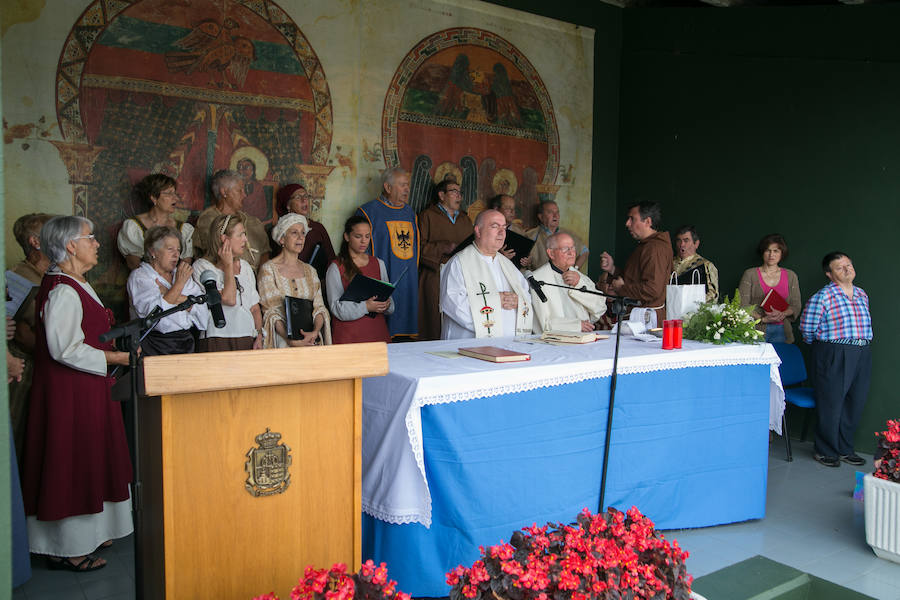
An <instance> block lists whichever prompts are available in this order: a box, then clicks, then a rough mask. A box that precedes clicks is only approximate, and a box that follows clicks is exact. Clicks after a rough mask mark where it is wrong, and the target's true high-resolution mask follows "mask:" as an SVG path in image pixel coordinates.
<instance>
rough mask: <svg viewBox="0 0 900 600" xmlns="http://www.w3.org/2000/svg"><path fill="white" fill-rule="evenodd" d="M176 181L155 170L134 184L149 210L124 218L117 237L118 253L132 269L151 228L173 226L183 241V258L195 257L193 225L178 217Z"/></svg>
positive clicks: (135, 191) (139, 198) (140, 199)
mask: <svg viewBox="0 0 900 600" xmlns="http://www.w3.org/2000/svg"><path fill="white" fill-rule="evenodd" d="M176 185H177V184H176V183H175V180H174V179H172V178H171V177H169V176H168V175H163V174H162V173H153V174H152V175H147V176H146V177H144V178H143V179H141V180H140V181H139V182H138V183H137V185H135V186H134V195H135V197H136V198H137V199H138V201H140V202H141V203H142V204H143V205H144V206H146V207H148V210H147V211H146V212H142V213H140V214H139V215H135V216H134V217H131V218H130V219H125V220H124V221H122V228H121V229H119V235H118V237H117V239H116V242H117V246H118V247H119V252H121V253H122V256H124V257H125V264H127V265H128V269H129V270H132V271H133V270H134V269H137V268H138V267H139V266H140V264H141V257H142V256H143V254H144V236H145V235H146V234H147V230H149V229H150V228H151V227H161V226H162V227H172V228H173V229H175V230H176V231H178V237H179V239H180V240H181V248H182V251H181V258H182V260H184V261H186V262H188V263H190V262H191V260H192V258H193V256H194V242H193V239H194V227H193V225H191V224H190V223H187V222H182V221H178V220H177V219H175V209H176V207H177V206H178V204H179V202H181V199H180V198H179V197H178V192H176Z"/></svg>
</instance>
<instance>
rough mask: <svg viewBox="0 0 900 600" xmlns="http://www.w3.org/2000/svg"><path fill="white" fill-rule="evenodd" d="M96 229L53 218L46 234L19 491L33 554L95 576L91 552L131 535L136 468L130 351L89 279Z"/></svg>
mask: <svg viewBox="0 0 900 600" xmlns="http://www.w3.org/2000/svg"><path fill="white" fill-rule="evenodd" d="M92 231H93V224H92V223H91V222H90V221H89V220H88V219H85V218H82V217H55V218H53V219H50V220H49V221H47V223H45V224H44V226H43V228H42V229H41V233H40V241H41V251H42V252H44V253H45V254H46V255H47V257H48V258H49V259H50V263H51V264H50V270H49V271H48V272H47V274H46V275H45V276H44V278H43V280H42V281H41V287H40V290H39V291H38V294H37V297H36V298H35V305H36V306H37V307H38V309H37V320H36V322H35V348H34V365H35V371H34V372H35V374H36V376H35V378H34V381H33V383H32V388H31V401H30V404H29V415H28V426H27V433H26V441H25V456H24V467H23V469H22V492H23V498H24V501H25V514H26V515H27V524H28V538H29V545H30V548H31V551H32V552H33V553H35V554H43V555H46V556H47V566H48V567H49V568H51V569H66V570H69V571H76V572H81V571H93V570H95V569H100V568H102V567H104V566H105V565H106V561H105V560H104V559H102V558H98V557H96V556H93V555H92V554H91V553H92V552H93V551H94V550H95V549H97V548H99V547H100V546H104V547H105V546H108V545H109V544H110V543H111V542H110V540H113V539H115V538H120V537H124V536H126V535H128V534H130V533H131V532H132V530H133V526H132V520H131V502H130V501H129V490H128V485H129V483H130V482H131V477H132V472H131V461H130V459H129V456H128V446H127V444H126V441H125V429H124V426H123V423H122V410H121V408H120V407H119V405H118V404H117V403H115V402H113V401H112V400H111V398H110V386H111V383H112V379H110V378H109V377H107V375H106V373H107V368H108V367H109V366H110V365H127V364H128V354H127V353H126V352H117V351H116V349H115V346H114V345H113V343H112V342H105V343H104V342H100V340H99V336H100V335H101V334H103V333H105V332H107V331H109V329H110V327H111V326H112V323H113V319H112V313H111V312H110V310H109V309H107V308H105V307H104V306H103V303H102V302H101V301H100V298H99V297H98V296H97V293H96V292H95V291H94V288H93V287H91V284H89V283H88V282H87V279H86V278H85V274H86V273H87V272H88V271H90V270H91V268H92V267H94V265H96V264H97V248H99V246H100V244H99V243H98V242H97V240H95V239H94V235H93V233H92Z"/></svg>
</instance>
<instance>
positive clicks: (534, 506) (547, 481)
mask: <svg viewBox="0 0 900 600" xmlns="http://www.w3.org/2000/svg"><path fill="white" fill-rule="evenodd" d="M609 387H610V379H609V378H603V379H593V380H588V381H583V382H580V383H574V384H570V385H565V386H556V387H550V388H541V389H537V390H532V391H527V392H521V393H515V394H510V395H504V396H494V397H489V398H478V399H475V400H470V401H467V402H456V403H451V404H441V405H434V406H426V407H423V408H422V431H423V447H424V456H425V470H426V475H427V479H428V485H429V489H430V492H431V497H432V519H433V521H432V525H431V527H430V528H426V527H425V526H423V525H420V524H403V525H397V524H391V523H386V522H384V521H380V520H378V519H375V518H373V517H371V516H369V515H365V514H364V515H363V556H362V558H363V560H364V561H365V560H366V559H369V558H371V559H373V560H375V561H376V563H377V562H382V561H383V562H386V563H387V564H388V571H389V574H390V576H391V578H392V579H396V580H397V581H398V583H399V589H400V590H402V591H404V592H407V593H411V594H412V595H413V596H446V595H447V594H448V591H449V587H448V586H447V585H446V583H445V581H444V574H445V573H446V572H447V571H449V570H451V569H452V568H454V567H455V566H456V565H458V564H465V565H470V564H471V563H472V562H473V561H475V560H476V559H477V558H478V556H479V552H478V547H479V546H480V545H484V546H489V545H493V544H497V543H499V542H500V541H501V540H509V538H510V535H511V534H512V532H513V531H514V530H516V529H518V528H521V527H524V526H527V525H531V524H532V523H537V524H539V525H542V524H543V523H545V522H548V521H550V522H555V521H563V522H571V521H573V520H574V518H575V516H576V515H577V514H578V512H579V511H580V510H581V509H583V508H588V509H590V510H591V511H592V512H596V511H597V509H598V503H599V498H600V479H601V466H602V464H603V443H604V437H605V434H606V420H607V407H608V401H609ZM768 421H769V366H768V365H740V366H725V367H703V368H692V369H675V370H668V371H654V372H651V373H640V374H631V375H622V376H619V378H618V389H617V392H616V403H615V408H614V411H613V433H612V440H611V447H610V457H609V471H608V475H607V489H606V505H607V506H615V507H616V508H618V509H621V510H626V509H628V508H629V507H631V506H636V507H637V508H638V509H639V510H640V511H641V512H643V513H644V514H645V515H647V516H648V517H650V518H651V519H652V520H653V521H654V523H656V525H657V527H658V528H660V529H676V528H687V527H704V526H709V525H718V524H722V523H732V522H737V521H745V520H748V519H759V518H762V517H763V516H764V515H765V500H766V472H767V466H768Z"/></svg>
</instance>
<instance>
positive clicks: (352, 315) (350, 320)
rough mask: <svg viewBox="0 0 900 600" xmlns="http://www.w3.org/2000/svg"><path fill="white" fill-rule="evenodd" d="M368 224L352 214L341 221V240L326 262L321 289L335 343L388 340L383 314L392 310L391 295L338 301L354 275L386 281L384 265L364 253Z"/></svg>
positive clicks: (362, 218) (368, 236) (370, 236)
mask: <svg viewBox="0 0 900 600" xmlns="http://www.w3.org/2000/svg"><path fill="white" fill-rule="evenodd" d="M371 241H372V227H371V226H370V225H369V221H368V220H366V218H365V217H363V216H360V215H355V216H352V217H350V218H349V219H347V222H346V223H345V224H344V241H343V242H341V249H340V251H339V252H338V256H337V258H335V259H334V261H332V263H331V264H330V265H328V272H327V273H326V275H325V288H326V289H327V290H328V297H329V298H330V301H329V308H330V309H331V316H332V317H333V320H332V321H331V329H332V331H331V335H332V340H333V341H334V343H335V344H351V343H357V342H390V341H391V335H390V333H389V332H388V326H387V320H385V318H384V317H385V315H389V314H391V313H392V312H394V301H393V300H392V299H391V298H388V299H387V300H385V301H383V302H380V301H379V300H378V298H377V296H372V297H371V298H369V299H367V300H365V301H361V302H350V301H342V300H341V295H342V294H343V293H344V290H346V289H347V286H348V285H349V284H350V280H351V279H353V278H354V277H356V276H357V275H362V276H365V277H371V278H372V279H380V280H381V281H387V280H388V275H387V268H386V267H385V265H384V262H383V261H382V260H381V259H380V258H376V257H374V256H371V255H369V254H368V249H369V244H370V242H371Z"/></svg>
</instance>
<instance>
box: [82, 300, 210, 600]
mask: <svg viewBox="0 0 900 600" xmlns="http://www.w3.org/2000/svg"><path fill="white" fill-rule="evenodd" d="M205 302H206V295H205V294H204V295H201V296H188V297H187V300H185V301H184V302H182V303H181V304H179V305H177V306H173V307H172V308H170V309H168V310H162V309H161V308H160V307H158V306H157V307H156V308H154V309H153V310H152V311H150V314H148V315H147V316H146V317H138V318H137V319H132V320H131V321H128V322H127V323H124V324H122V325H119V326H118V327H113V328H112V329H110V330H109V331H107V332H106V333H103V334H101V335H100V341H101V342H108V341H110V340H117V339H119V338H124V340H125V344H126V347H127V348H128V367H129V369H130V370H131V393H130V394H129V402H131V406H132V408H133V415H132V427H133V428H134V483H133V484H132V486H131V488H132V494H131V518H132V520H133V521H134V587H135V598H136V599H137V600H143V597H144V569H143V554H144V553H143V550H142V548H141V537H142V533H143V532H142V529H143V523H142V519H143V515H142V510H143V507H142V498H141V493H142V491H141V485H142V483H141V458H140V451H139V449H140V444H139V443H138V442H139V440H140V432H139V429H138V423H139V421H140V420H139V419H138V401H137V400H138V378H137V374H138V364H139V362H140V360H141V357H139V356H138V348H139V347H140V345H141V340H143V339H144V336H146V334H147V333H149V332H150V331H151V330H152V329H153V328H154V327H156V324H157V323H159V322H160V321H161V320H162V319H164V318H165V317H168V316H169V315H171V314H175V313H177V312H181V311H183V310H188V309H189V308H190V307H191V306H193V305H194V304H203V303H205Z"/></svg>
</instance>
